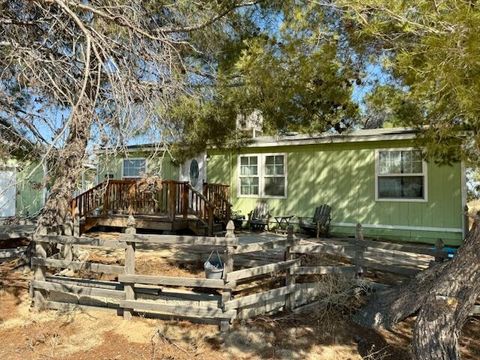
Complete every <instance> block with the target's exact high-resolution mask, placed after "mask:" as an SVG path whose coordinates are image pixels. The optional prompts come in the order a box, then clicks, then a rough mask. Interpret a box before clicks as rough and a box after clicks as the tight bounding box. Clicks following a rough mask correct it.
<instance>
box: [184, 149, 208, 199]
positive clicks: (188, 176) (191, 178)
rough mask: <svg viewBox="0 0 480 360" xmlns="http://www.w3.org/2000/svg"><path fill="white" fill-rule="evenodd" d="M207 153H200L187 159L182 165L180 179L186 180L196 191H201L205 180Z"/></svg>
mask: <svg viewBox="0 0 480 360" xmlns="http://www.w3.org/2000/svg"><path fill="white" fill-rule="evenodd" d="M206 160H207V155H206V154H205V153H201V154H199V155H197V156H196V157H194V158H192V159H188V160H187V161H185V162H184V163H183V165H182V168H181V171H180V180H181V181H188V182H189V183H190V185H192V187H193V188H194V189H195V190H197V191H198V192H200V193H202V192H203V182H205V181H207V162H206Z"/></svg>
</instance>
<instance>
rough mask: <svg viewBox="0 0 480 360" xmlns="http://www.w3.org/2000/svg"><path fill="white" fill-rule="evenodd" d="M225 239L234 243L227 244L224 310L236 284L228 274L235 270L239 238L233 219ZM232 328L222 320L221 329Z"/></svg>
mask: <svg viewBox="0 0 480 360" xmlns="http://www.w3.org/2000/svg"><path fill="white" fill-rule="evenodd" d="M225 240H226V241H227V242H230V243H232V245H230V244H228V245H227V246H226V251H225V263H224V264H223V281H224V284H225V285H224V288H223V291H222V300H221V301H222V303H221V306H222V310H223V312H225V311H226V309H225V303H226V302H228V301H230V300H231V299H232V291H233V289H234V288H235V286H236V282H235V281H230V282H227V274H228V273H230V272H232V271H233V254H234V252H235V247H236V245H237V244H238V239H237V237H236V236H235V225H234V223H233V221H229V222H228V224H227V233H226V234H225ZM229 328H230V322H229V321H226V320H224V321H221V322H220V331H227V330H228V329H229Z"/></svg>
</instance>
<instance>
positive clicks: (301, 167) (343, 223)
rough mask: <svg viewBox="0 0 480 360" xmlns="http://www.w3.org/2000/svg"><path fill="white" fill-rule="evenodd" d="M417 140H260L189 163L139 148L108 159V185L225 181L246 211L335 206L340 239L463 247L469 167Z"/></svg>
mask: <svg viewBox="0 0 480 360" xmlns="http://www.w3.org/2000/svg"><path fill="white" fill-rule="evenodd" d="M414 139H415V132H414V131H413V130H411V129H405V128H397V129H375V130H359V131H355V132H352V133H349V134H342V135H338V134H322V135H318V136H308V135H292V136H281V137H256V138H253V139H252V141H251V143H249V144H248V145H246V146H245V147H243V148H242V149H240V150H226V149H208V150H207V151H206V153H204V154H199V155H198V156H197V157H196V158H195V159H190V160H188V161H186V162H185V163H184V164H180V165H177V164H176V163H175V162H174V161H173V160H172V158H171V157H170V156H169V155H168V154H167V153H166V152H159V153H158V155H156V156H153V157H152V156H151V152H150V151H151V150H150V149H149V147H148V146H143V147H138V146H137V147H132V148H131V149H129V151H128V152H127V153H126V155H125V156H124V157H123V158H119V157H116V158H115V159H110V160H108V161H100V164H103V165H99V166H100V167H99V172H98V180H99V181H102V180H103V179H104V178H106V177H109V178H116V179H121V178H136V177H140V176H141V175H142V174H143V173H150V174H157V175H160V176H161V177H163V178H164V179H173V180H183V181H186V180H188V181H190V182H191V183H192V185H193V186H199V185H198V184H201V183H202V182H203V181H208V182H209V183H222V184H227V185H229V186H230V197H231V202H232V205H233V210H234V211H239V212H241V213H243V214H244V215H247V214H248V213H249V212H250V211H251V210H252V209H253V208H254V207H255V206H256V204H257V203H260V202H263V203H268V205H269V209H270V212H271V215H273V216H275V215H295V216H312V215H313V213H314V210H315V207H316V206H319V205H321V204H329V205H330V206H331V207H332V231H331V233H332V235H334V236H335V235H338V236H352V235H353V234H354V230H355V226H356V224H357V223H361V224H362V226H363V228H364V233H365V235H366V236H368V237H371V238H378V239H393V240H400V241H412V242H425V243H434V242H435V241H436V240H437V239H439V238H440V239H442V240H443V241H444V242H445V243H446V244H449V245H459V244H460V243H461V241H462V239H463V235H464V234H463V232H464V223H463V221H464V216H463V208H464V206H465V202H466V190H465V189H466V185H465V174H464V173H465V171H464V168H463V165H462V164H461V163H455V164H453V165H452V166H439V165H436V164H434V163H431V162H428V163H427V162H426V161H424V160H422V157H421V151H420V150H418V149H416V148H415V147H414ZM272 219H273V218H272ZM272 221H274V220H272ZM294 221H295V219H294Z"/></svg>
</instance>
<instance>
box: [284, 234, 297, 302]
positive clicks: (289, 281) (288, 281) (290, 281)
mask: <svg viewBox="0 0 480 360" xmlns="http://www.w3.org/2000/svg"><path fill="white" fill-rule="evenodd" d="M294 243H295V239H294V237H293V225H289V226H288V228H287V247H286V248H285V261H288V260H293V259H294V257H295V254H294V253H292V252H291V247H292V246H293V245H294ZM295 269H296V265H293V266H291V267H290V268H289V269H288V270H287V274H286V277H285V286H290V285H294V284H295ZM285 308H286V309H288V310H293V309H294V308H295V291H293V292H291V293H289V294H287V295H286V296H285Z"/></svg>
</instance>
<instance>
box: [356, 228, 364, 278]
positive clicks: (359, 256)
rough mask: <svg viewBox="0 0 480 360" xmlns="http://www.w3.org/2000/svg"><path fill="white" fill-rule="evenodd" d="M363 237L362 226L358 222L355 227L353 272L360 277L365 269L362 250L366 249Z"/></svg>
mask: <svg viewBox="0 0 480 360" xmlns="http://www.w3.org/2000/svg"><path fill="white" fill-rule="evenodd" d="M363 240H364V238H363V228H362V224H360V223H358V224H357V226H356V228H355V274H356V275H357V276H359V277H361V276H362V275H363V274H364V273H365V272H366V269H365V268H364V267H363V266H364V252H365V250H366V245H365V243H364V241H363Z"/></svg>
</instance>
